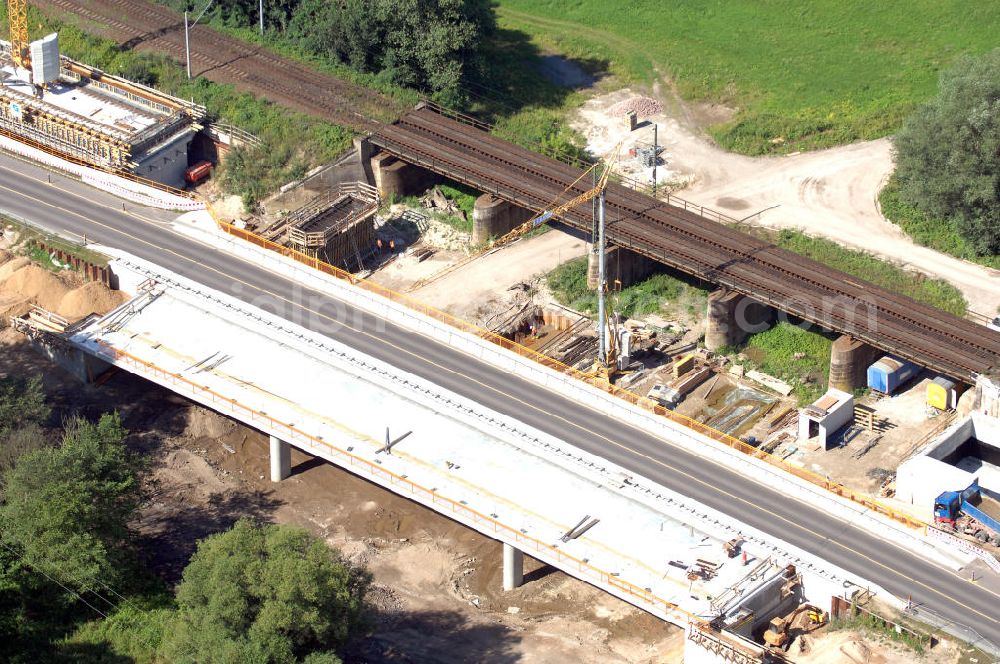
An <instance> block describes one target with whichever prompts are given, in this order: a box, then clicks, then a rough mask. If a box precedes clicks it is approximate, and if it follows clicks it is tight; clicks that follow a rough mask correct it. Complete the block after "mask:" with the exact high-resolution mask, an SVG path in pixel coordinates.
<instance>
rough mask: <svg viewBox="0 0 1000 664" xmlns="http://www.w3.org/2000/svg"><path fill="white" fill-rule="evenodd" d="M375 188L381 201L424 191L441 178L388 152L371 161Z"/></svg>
mask: <svg viewBox="0 0 1000 664" xmlns="http://www.w3.org/2000/svg"><path fill="white" fill-rule="evenodd" d="M371 168H372V172H373V175H374V177H375V188H376V189H378V193H379V196H381V197H382V198H383V199H386V198H389V196H392V195H395V196H409V195H410V194H419V193H421V192H424V191H426V190H427V189H429V188H430V187H432V186H433V185H435V184H437V183H438V182H440V181H441V176H439V175H438V174H437V173H432V172H431V171H428V170H427V169H425V168H421V167H420V166H414V165H413V164H408V163H406V162H405V161H402V160H400V159H397V158H396V157H394V156H392V155H391V154H389V153H388V152H380V153H378V154H377V155H375V156H374V157H372V159H371Z"/></svg>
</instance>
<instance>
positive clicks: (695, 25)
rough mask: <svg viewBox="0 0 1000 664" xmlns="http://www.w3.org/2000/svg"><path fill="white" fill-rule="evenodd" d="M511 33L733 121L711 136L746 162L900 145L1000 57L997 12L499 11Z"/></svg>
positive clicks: (856, 7) (775, 8)
mask: <svg viewBox="0 0 1000 664" xmlns="http://www.w3.org/2000/svg"><path fill="white" fill-rule="evenodd" d="M497 12H498V16H499V19H500V25H501V26H502V27H503V28H505V29H508V30H517V31H523V32H525V33H528V34H529V35H530V36H531V38H532V40H533V41H534V42H535V43H537V44H538V45H539V46H541V47H542V48H544V49H546V50H549V51H551V52H556V53H563V54H566V55H568V56H569V57H571V58H575V59H580V60H583V61H585V62H591V63H593V62H601V63H604V68H605V69H606V70H607V71H608V72H610V73H611V74H614V75H615V76H617V77H619V78H620V79H622V80H623V81H624V82H627V83H639V84H651V83H652V82H653V81H654V80H656V79H658V78H660V77H661V76H667V77H669V78H670V80H672V81H673V83H674V84H675V86H676V89H677V92H678V93H679V94H680V96H681V97H682V98H684V99H685V100H687V101H709V102H715V103H721V104H723V105H725V106H728V107H731V108H732V109H734V111H735V112H734V114H733V116H732V117H731V118H730V119H729V120H727V121H726V122H723V123H721V124H717V125H715V126H712V127H710V128H709V131H710V132H711V133H712V135H713V136H714V137H715V138H716V140H717V141H718V142H719V144H720V145H722V146H723V147H725V148H727V149H730V150H734V151H737V152H741V153H744V154H767V153H781V152H790V151H794V150H803V149H813V148H819V147H826V146H830V145H836V144H842V143H848V142H851V141H856V140H861V139H872V138H877V137H881V136H884V135H886V134H889V133H891V132H893V131H894V130H895V129H896V128H897V127H898V126H899V124H900V122H901V121H902V120H903V118H905V117H906V116H907V115H908V114H909V113H910V111H911V110H912V109H913V108H914V106H916V105H917V104H919V103H921V102H922V101H924V100H926V99H928V98H929V97H930V96H931V95H932V94H933V93H934V92H935V89H936V85H937V78H938V73H939V72H940V70H941V69H942V68H945V67H946V66H947V65H948V64H950V63H951V62H952V61H953V60H954V59H955V58H956V57H957V56H959V55H961V54H963V53H970V54H976V53H982V52H984V51H987V50H989V49H991V48H993V47H996V46H1000V11H998V10H997V6H996V4H995V3H992V2H982V1H980V2H977V1H973V2H958V1H957V0H909V1H907V2H902V1H899V0H892V1H889V2H866V1H862V0H810V1H809V2H802V1H801V0H715V1H714V2H709V1H705V0H699V1H697V2H696V1H694V0H671V2H663V1H662V0H630V1H629V2H627V3H625V2H607V1H606V0H499V3H498V7H497Z"/></svg>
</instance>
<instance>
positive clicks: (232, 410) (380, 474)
mask: <svg viewBox="0 0 1000 664" xmlns="http://www.w3.org/2000/svg"><path fill="white" fill-rule="evenodd" d="M97 345H98V347H99V352H98V355H99V356H101V357H102V358H103V359H107V360H109V361H111V362H112V363H114V364H116V365H117V366H124V367H126V368H128V369H129V371H132V372H133V373H137V374H140V375H144V376H147V377H151V378H153V379H154V380H156V381H157V382H160V383H162V384H166V385H168V386H171V387H173V388H178V389H177V391H179V392H181V393H185V394H190V395H192V396H195V397H196V398H197V397H200V399H201V400H202V401H204V402H207V403H209V404H210V405H211V406H212V407H213V408H214V409H215V410H217V411H219V412H222V413H225V414H228V415H231V416H233V417H236V418H239V419H242V420H243V421H245V422H247V423H249V424H252V425H257V426H261V428H265V429H267V431H268V432H269V433H273V434H274V435H275V436H277V437H279V438H281V439H282V440H284V441H285V442H288V443H294V444H295V445H296V446H301V447H303V448H304V449H312V450H322V455H323V456H325V457H327V458H331V459H332V460H334V462H335V463H338V464H340V465H342V466H344V467H347V468H350V469H351V470H352V472H356V473H358V474H363V475H368V476H370V477H372V478H374V479H375V480H376V481H378V482H379V483H381V484H389V485H391V486H392V487H394V488H395V489H396V490H397V493H401V494H403V495H406V494H409V495H410V496H411V497H413V498H415V499H416V500H418V501H419V502H422V503H430V504H432V505H433V506H434V507H435V508H436V509H437V510H438V511H439V512H442V513H445V514H450V515H452V516H454V517H455V518H456V519H457V520H460V521H465V522H471V523H473V524H475V527H477V529H478V530H480V531H481V532H486V533H490V534H493V535H496V536H498V537H502V538H503V539H504V540H505V541H508V542H510V543H512V544H515V545H516V546H517V547H518V548H519V549H521V550H522V551H524V552H525V553H528V554H529V555H530V554H536V555H538V556H539V557H540V558H542V559H544V560H547V561H551V562H553V563H554V564H556V565H558V566H559V567H560V568H561V569H563V570H564V571H567V572H569V573H570V574H573V575H574V576H577V577H578V578H582V579H586V580H589V581H591V582H594V583H596V584H599V585H604V586H606V587H610V588H613V589H614V590H615V591H617V592H618V593H619V594H624V595H628V596H629V597H630V598H632V600H633V602H634V603H641V604H644V605H645V606H646V607H647V608H649V609H651V610H654V611H656V612H658V613H660V615H671V614H673V615H674V616H675V617H676V618H684V619H686V620H687V621H689V622H692V623H696V624H699V625H702V626H703V627H707V623H705V622H704V620H703V619H701V618H699V617H698V616H696V615H694V614H692V613H690V612H688V611H686V610H684V609H682V608H681V607H679V606H678V605H677V604H675V603H673V602H671V601H669V600H666V599H664V598H662V597H659V596H658V595H656V594H654V593H653V592H652V591H651V590H649V589H647V588H641V587H639V586H637V585H635V584H634V583H631V582H629V581H625V580H623V579H621V578H619V577H618V576H617V575H616V574H614V573H611V572H606V571H604V570H602V569H600V568H598V567H596V566H594V565H591V564H590V563H589V562H586V561H584V560H581V559H579V558H577V557H575V556H571V555H569V554H567V553H565V552H564V551H562V550H560V549H559V548H557V547H554V546H552V545H550V544H548V543H546V542H544V541H542V540H540V539H537V538H535V537H532V536H530V535H527V534H525V533H523V532H521V531H520V530H518V529H517V528H515V527H513V526H509V525H507V524H505V523H503V522H501V521H499V520H498V519H495V518H493V517H492V516H489V515H486V514H483V513H482V512H479V511H477V510H474V509H472V508H471V507H469V506H468V505H464V504H462V503H461V502H459V501H457V500H453V499H451V498H448V497H446V496H442V495H440V494H439V493H437V491H436V490H435V489H428V488H426V487H424V486H422V485H420V484H417V483H416V482H414V481H413V480H411V479H409V478H407V477H406V476H405V475H399V474H397V473H394V472H392V471H390V470H387V469H386V468H384V467H382V466H380V465H378V464H376V463H374V462H372V461H369V460H367V459H365V458H362V457H360V456H358V455H356V454H352V453H351V452H348V451H346V450H343V449H340V448H339V447H336V446H335V445H333V444H331V443H330V442H328V441H326V440H323V439H322V438H321V437H319V436H314V435H312V434H309V433H306V432H305V431H302V430H301V429H299V428H298V427H296V426H294V425H293V424H288V423H286V422H282V421H281V420H278V419H276V418H274V417H272V416H271V415H268V414H267V413H264V412H261V411H258V410H256V409H254V408H251V407H250V406H248V405H246V404H243V403H241V402H239V401H238V400H237V399H234V398H231V397H227V396H225V395H223V394H220V393H218V392H216V391H215V390H212V389H211V388H209V387H207V386H204V385H199V384H198V383H195V382H194V381H192V380H189V379H187V378H185V377H184V376H182V375H181V374H178V373H174V372H171V371H168V370H166V369H163V368H162V367H159V366H157V365H155V364H153V363H152V362H149V361H147V360H144V359H142V358H140V357H136V356H135V355H132V354H131V353H128V352H126V351H123V350H120V349H118V348H115V347H113V346H111V345H110V344H108V343H107V342H104V341H100V340H98V341H97ZM325 422H326V423H327V424H329V425H331V426H334V427H335V428H337V429H338V430H339V431H341V432H342V433H344V434H346V435H348V436H351V437H353V438H355V439H359V440H364V441H368V442H370V443H372V444H373V445H379V444H380V443H379V441H376V440H374V439H372V438H371V437H369V436H366V435H365V434H362V433H359V432H356V431H354V430H352V429H350V428H349V427H347V426H345V425H343V424H340V423H337V422H334V421H331V420H329V419H327V420H325Z"/></svg>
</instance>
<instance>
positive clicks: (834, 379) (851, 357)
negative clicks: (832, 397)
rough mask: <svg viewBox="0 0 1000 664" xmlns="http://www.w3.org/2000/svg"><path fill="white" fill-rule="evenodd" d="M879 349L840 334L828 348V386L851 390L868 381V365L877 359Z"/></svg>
mask: <svg viewBox="0 0 1000 664" xmlns="http://www.w3.org/2000/svg"><path fill="white" fill-rule="evenodd" d="M878 356H879V350H878V349H877V348H873V347H871V346H869V345H868V344H866V343H864V342H861V341H858V340H857V339H853V338H851V337H850V336H849V335H846V334H842V335H840V336H839V337H837V339H836V340H835V341H834V342H833V346H832V347H831V348H830V387H831V388H834V389H837V390H842V391H844V392H852V391H854V390H855V389H856V388H858V387H864V386H865V385H866V384H867V382H868V366H869V365H870V364H871V363H872V362H874V361H875V360H876V359H878Z"/></svg>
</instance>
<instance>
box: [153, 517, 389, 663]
mask: <svg viewBox="0 0 1000 664" xmlns="http://www.w3.org/2000/svg"><path fill="white" fill-rule="evenodd" d="M369 583H370V577H369V576H368V574H367V573H365V572H362V571H359V570H357V569H355V568H353V567H351V566H350V565H349V564H347V563H346V562H344V561H343V559H342V558H341V557H340V554H339V553H338V552H337V551H335V550H334V549H331V548H330V547H328V546H327V545H326V543H325V542H323V541H321V540H319V539H317V538H316V537H314V536H313V535H310V534H309V533H307V532H306V531H305V530H302V529H300V528H293V527H290V526H275V525H263V526H258V525H254V524H253V523H251V522H250V521H247V520H241V521H239V522H238V523H237V524H236V525H235V526H234V527H233V528H232V529H231V530H229V531H227V532H225V533H221V534H218V535H213V536H211V537H209V538H207V539H205V540H203V541H202V542H201V543H200V544H199V545H198V550H197V552H196V553H195V555H194V557H193V558H192V559H191V562H190V563H189V564H188V566H187V568H185V570H184V578H183V581H181V584H180V585H179V586H178V587H177V605H178V611H177V614H176V616H175V618H174V620H173V621H172V622H171V624H170V626H169V628H168V632H167V635H166V638H165V640H164V643H163V650H162V653H161V655H162V656H163V657H165V658H166V659H167V660H168V661H171V662H231V661H255V662H294V661H301V660H302V659H304V658H306V657H307V656H308V657H309V658H310V661H316V662H320V661H324V662H339V661H340V660H339V659H338V657H337V655H336V651H337V650H338V649H340V648H342V647H343V646H344V644H346V643H347V642H348V640H349V639H350V638H351V637H352V636H353V635H354V634H356V633H357V631H358V630H359V628H360V627H361V626H362V625H363V620H362V615H363V610H364V597H365V593H366V592H367V589H368V585H369Z"/></svg>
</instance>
